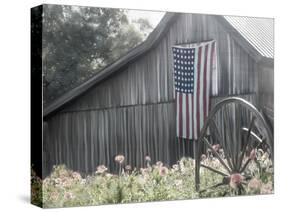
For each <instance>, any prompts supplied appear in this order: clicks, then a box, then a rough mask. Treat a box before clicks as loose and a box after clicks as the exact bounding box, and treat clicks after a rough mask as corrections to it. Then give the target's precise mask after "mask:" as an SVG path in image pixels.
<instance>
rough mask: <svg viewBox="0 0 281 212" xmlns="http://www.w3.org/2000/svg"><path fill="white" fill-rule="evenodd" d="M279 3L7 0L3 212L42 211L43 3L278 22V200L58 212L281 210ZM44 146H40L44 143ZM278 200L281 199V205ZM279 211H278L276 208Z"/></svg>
mask: <svg viewBox="0 0 281 212" xmlns="http://www.w3.org/2000/svg"><path fill="white" fill-rule="evenodd" d="M278 2H279V1H278V0H275V1H273V0H263V1H260V0H254V1H246V0H230V1H227V0H209V1H205V2H204V1H202V0H195V1H191V0H165V1H164V0H162V1H156V0H154V1H153V0H115V1H114V0H95V1H90V0H84V1H81V0H80V1H78V0H77V1H75V0H68V1H67V0H63V1H59V0H56V1H54V0H53V1H52V0H50V1H39V0H38V1H37V0H25V1H24V0H22V1H20V0H18V1H16V0H4V1H1V4H0V29H1V33H0V53H1V56H0V143H1V145H0V211H36V210H39V208H37V207H35V206H32V205H30V204H29V191H30V187H29V174H30V167H29V164H30V156H29V155H30V94H29V93H30V86H29V85H30V8H31V7H33V6H37V5H39V4H41V3H57V4H72V5H84V6H104V7H117V8H118V7H119V8H131V9H151V10H164V11H166V10H168V11H175V12H190V13H191V12H192V13H208V14H225V15H247V16H260V17H274V18H276V19H275V32H276V34H275V38H276V39H275V118H276V119H275V120H276V121H275V156H276V158H275V194H274V195H268V196H252V197H234V198H217V199H201V200H186V201H170V202H154V203H141V204H124V205H107V206H96V207H84V208H68V209H53V210H52V211H66V210H69V211H78V210H79V211H93V210H95V211H108V210H123V211H132V210H134V211H143V210H150V209H151V210H162V211H163V210H164V211H176V210H181V211H194V210H196V211H198V210H199V211H201V210H206V211H210V210H216V211H228V212H230V211H238V210H241V211H267V210H270V211H272V210H274V209H273V207H274V208H275V210H278V209H277V208H278V205H280V201H281V198H280V197H281V195H280V191H281V190H280V155H281V154H280V153H281V152H280V146H281V145H280V139H279V138H280V131H279V129H280V126H279V120H280V112H279V111H280V101H279V96H280V92H279V90H280V83H279V82H280V79H281V78H280V71H281V70H280V61H279V59H280V58H279V57H280V40H281V35H280V18H281V17H280V6H279V5H278ZM38 142H40V141H38ZM278 199H280V200H279V201H278ZM276 207H277V208H276Z"/></svg>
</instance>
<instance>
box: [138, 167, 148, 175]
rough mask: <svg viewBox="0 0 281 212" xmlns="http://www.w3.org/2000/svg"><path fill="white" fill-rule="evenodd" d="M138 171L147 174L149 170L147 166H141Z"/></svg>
mask: <svg viewBox="0 0 281 212" xmlns="http://www.w3.org/2000/svg"><path fill="white" fill-rule="evenodd" d="M140 172H141V174H142V175H146V174H148V172H149V170H148V169H147V168H141V169H140Z"/></svg>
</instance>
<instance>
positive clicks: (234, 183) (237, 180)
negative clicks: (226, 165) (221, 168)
mask: <svg viewBox="0 0 281 212" xmlns="http://www.w3.org/2000/svg"><path fill="white" fill-rule="evenodd" d="M242 180H243V176H242V175H241V174H239V173H235V174H232V175H230V182H229V185H230V187H231V188H234V189H235V188H237V187H238V186H239V185H240V184H241V183H242Z"/></svg>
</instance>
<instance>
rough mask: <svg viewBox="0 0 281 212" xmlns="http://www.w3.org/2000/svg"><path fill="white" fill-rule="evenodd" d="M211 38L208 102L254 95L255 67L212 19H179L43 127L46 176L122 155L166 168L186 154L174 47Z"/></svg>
mask: <svg viewBox="0 0 281 212" xmlns="http://www.w3.org/2000/svg"><path fill="white" fill-rule="evenodd" d="M211 39H215V40H216V41H217V45H218V48H217V49H218V73H215V74H214V77H213V82H212V84H213V88H212V90H213V91H212V95H214V96H216V95H219V96H226V95H233V94H243V93H252V92H256V91H257V73H256V71H255V70H256V68H257V65H256V63H255V61H254V60H253V59H252V58H251V57H250V56H249V55H248V54H247V53H246V52H245V51H244V49H243V48H241V46H239V44H238V43H237V42H236V41H235V40H233V39H232V37H231V35H230V34H229V33H228V32H226V31H225V29H224V28H223V27H222V26H221V25H220V24H219V23H218V22H217V20H216V19H214V18H213V16H209V15H196V14H182V15H180V16H179V18H177V19H176V22H174V23H173V24H172V25H171V26H170V28H169V30H168V31H167V32H166V34H165V36H164V37H163V38H162V39H161V40H160V41H159V43H158V44H157V45H156V46H155V47H154V48H153V49H151V50H150V51H148V52H147V53H146V54H144V55H142V56H141V57H140V58H138V59H137V60H135V61H133V62H132V63H130V64H129V65H128V66H126V68H124V69H123V70H120V72H118V73H117V74H114V75H113V76H111V77H110V78H108V79H106V80H104V81H103V82H101V83H100V84H98V85H96V86H95V87H93V88H92V89H90V90H88V91H87V92H86V93H85V94H84V95H82V96H80V97H78V98H77V99H76V100H74V101H73V102H72V103H71V104H69V105H68V106H66V107H65V108H64V109H63V110H62V111H60V112H59V113H57V114H55V115H54V116H52V117H50V118H49V119H48V120H47V123H48V124H47V131H46V133H47V135H46V141H45V142H44V145H45V146H44V150H45V151H46V152H48V154H46V155H44V156H45V158H44V164H45V166H46V170H48V171H49V170H50V168H51V165H53V164H60V163H65V164H66V165H67V166H68V167H70V168H72V169H75V170H80V171H82V172H91V171H94V170H95V167H96V166H97V165H98V164H105V165H107V166H110V167H111V169H115V168H116V167H115V164H114V162H113V157H114V156H115V155H116V154H120V153H121V154H124V155H125V156H126V159H127V163H129V164H131V165H137V166H142V165H143V164H144V161H143V158H144V156H145V155H146V154H149V155H150V156H151V157H152V159H153V161H154V162H155V161H157V160H162V161H164V162H165V163H168V164H171V163H174V162H176V160H178V159H179V158H180V157H181V156H183V155H186V154H191V153H192V145H191V142H179V141H176V137H175V103H174V88H173V62H172V58H173V57H172V51H171V47H172V45H174V44H179V43H190V42H200V41H202V40H211ZM47 166H48V167H47ZM48 171H47V172H48ZM46 174H47V173H46Z"/></svg>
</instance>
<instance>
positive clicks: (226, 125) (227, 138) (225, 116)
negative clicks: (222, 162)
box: [222, 109, 236, 169]
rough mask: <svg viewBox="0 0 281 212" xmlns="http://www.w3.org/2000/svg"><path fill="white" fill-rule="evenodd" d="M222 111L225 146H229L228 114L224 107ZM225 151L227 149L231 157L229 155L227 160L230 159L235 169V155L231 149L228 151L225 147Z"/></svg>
mask: <svg viewBox="0 0 281 212" xmlns="http://www.w3.org/2000/svg"><path fill="white" fill-rule="evenodd" d="M222 112H223V122H224V125H225V126H224V128H225V130H226V133H225V139H224V140H225V141H226V146H227V147H230V146H231V145H230V144H231V143H232V142H231V141H230V139H231V137H230V127H229V122H228V119H227V117H228V115H227V112H226V109H224V110H223V111H222ZM226 151H228V153H229V154H230V156H231V157H230V159H229V160H231V161H232V168H233V169H235V168H236V164H235V161H234V159H235V157H234V154H233V151H230V149H229V148H227V150H226Z"/></svg>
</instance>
